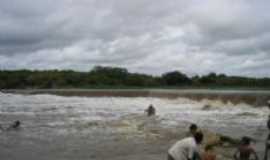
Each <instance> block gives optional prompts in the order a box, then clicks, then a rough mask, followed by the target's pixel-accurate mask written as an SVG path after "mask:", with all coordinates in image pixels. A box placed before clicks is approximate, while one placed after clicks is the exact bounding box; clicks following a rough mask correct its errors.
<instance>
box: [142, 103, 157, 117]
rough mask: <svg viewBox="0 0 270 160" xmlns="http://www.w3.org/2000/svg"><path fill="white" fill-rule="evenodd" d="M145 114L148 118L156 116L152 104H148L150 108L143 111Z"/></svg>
mask: <svg viewBox="0 0 270 160" xmlns="http://www.w3.org/2000/svg"><path fill="white" fill-rule="evenodd" d="M145 112H146V113H147V116H148V117H150V116H154V115H156V109H155V107H154V106H153V105H152V104H150V106H149V107H148V108H147V109H146V110H145Z"/></svg>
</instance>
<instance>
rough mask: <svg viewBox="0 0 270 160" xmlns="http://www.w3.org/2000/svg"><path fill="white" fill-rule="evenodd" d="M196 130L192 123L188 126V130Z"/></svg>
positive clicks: (196, 127)
mask: <svg viewBox="0 0 270 160" xmlns="http://www.w3.org/2000/svg"><path fill="white" fill-rule="evenodd" d="M197 129H198V126H197V125H196V124H194V123H192V124H191V125H190V126H189V130H190V131H191V130H197Z"/></svg>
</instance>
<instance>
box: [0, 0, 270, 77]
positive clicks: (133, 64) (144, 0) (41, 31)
mask: <svg viewBox="0 0 270 160" xmlns="http://www.w3.org/2000/svg"><path fill="white" fill-rule="evenodd" d="M269 6H270V5H269V2H268V1H266V0H265V1H252V0H251V1H246V0H239V1H235V0H221V1H216V0H206V1H198V0H191V1H177V0H172V1H164V0H155V1H154V0H136V1H126V0H111V1H107V0H106V1H105V0H80V1H75V0H58V1H52V0H47V1H38V0H24V1H20V0H9V1H7V0H3V1H1V5H0V19H1V21H0V58H1V59H0V68H2V69H18V68H31V69H54V68H58V69H67V68H69V69H76V70H89V69H91V67H93V66H94V65H110V66H120V67H126V68H128V69H129V70H131V71H133V72H144V73H150V74H160V73H163V72H166V71H170V70H181V71H183V72H185V73H188V74H189V75H194V74H205V73H209V72H212V71H214V72H218V73H221V72H224V73H227V74H234V75H236V74H241V75H248V76H270V71H268V70H267V69H265V67H266V66H269V65H270V62H269V61H268V60H267V59H270V55H269V51H270V50H269V49H270V47H269V45H268V42H269V40H270V29H269V28H270V16H269V14H268V12H269V11H268V10H269ZM22 59H23V61H22ZM240 62H241V63H240ZM197 64H200V65H197Z"/></svg>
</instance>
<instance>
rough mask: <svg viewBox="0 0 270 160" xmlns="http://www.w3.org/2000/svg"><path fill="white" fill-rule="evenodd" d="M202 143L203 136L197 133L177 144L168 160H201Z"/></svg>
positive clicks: (171, 149)
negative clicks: (200, 146)
mask: <svg viewBox="0 0 270 160" xmlns="http://www.w3.org/2000/svg"><path fill="white" fill-rule="evenodd" d="M202 141H203V134H202V133H201V132H197V133H195V135H194V136H193V137H187V138H184V139H182V140H180V141H178V142H176V143H175V144H174V145H173V146H172V147H171V148H170V149H169V151H168V160H195V159H200V156H199V145H200V144H201V143H202Z"/></svg>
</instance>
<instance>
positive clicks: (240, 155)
mask: <svg viewBox="0 0 270 160" xmlns="http://www.w3.org/2000/svg"><path fill="white" fill-rule="evenodd" d="M250 141H251V139H250V138H248V137H243V138H242V140H241V145H240V146H239V147H238V149H237V150H236V152H235V153H234V156H233V157H234V159H235V160H249V159H250V157H251V156H254V158H255V160H259V158H258V156H257V153H256V152H255V150H254V148H253V147H252V146H250Z"/></svg>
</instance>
